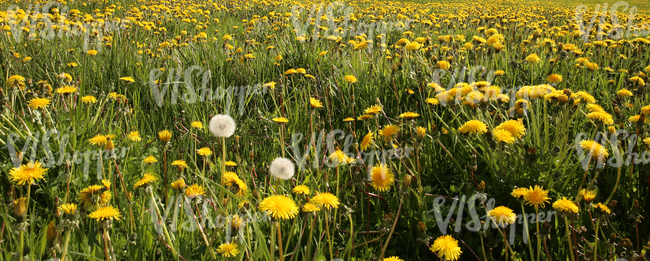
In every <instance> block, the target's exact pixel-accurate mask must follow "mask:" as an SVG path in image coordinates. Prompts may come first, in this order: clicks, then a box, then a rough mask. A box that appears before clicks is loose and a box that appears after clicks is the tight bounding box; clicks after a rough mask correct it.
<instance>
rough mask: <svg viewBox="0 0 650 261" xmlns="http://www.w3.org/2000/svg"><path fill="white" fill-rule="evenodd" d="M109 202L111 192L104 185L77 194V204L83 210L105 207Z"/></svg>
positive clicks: (85, 189)
mask: <svg viewBox="0 0 650 261" xmlns="http://www.w3.org/2000/svg"><path fill="white" fill-rule="evenodd" d="M110 200H111V192H110V191H109V190H108V188H107V187H106V186H105V185H103V186H102V185H92V186H89V187H87V188H84V189H82V190H81V192H79V203H80V204H81V205H82V206H83V207H84V208H85V209H91V208H94V207H96V206H100V207H101V206H105V205H106V204H108V202H110Z"/></svg>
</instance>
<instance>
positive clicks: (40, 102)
mask: <svg viewBox="0 0 650 261" xmlns="http://www.w3.org/2000/svg"><path fill="white" fill-rule="evenodd" d="M49 105H50V99H48V98H34V99H31V100H29V102H28V103H27V106H29V107H30V108H32V109H34V110H36V109H44V108H47V106H49Z"/></svg>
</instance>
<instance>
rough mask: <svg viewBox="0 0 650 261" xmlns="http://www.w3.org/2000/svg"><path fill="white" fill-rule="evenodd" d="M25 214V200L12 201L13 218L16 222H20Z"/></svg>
mask: <svg viewBox="0 0 650 261" xmlns="http://www.w3.org/2000/svg"><path fill="white" fill-rule="evenodd" d="M26 214H27V199H26V198H24V197H23V198H19V199H16V200H14V217H15V218H16V219H17V221H18V222H22V221H23V220H24V219H25V215H26Z"/></svg>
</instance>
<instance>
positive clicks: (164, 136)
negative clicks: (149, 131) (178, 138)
mask: <svg viewBox="0 0 650 261" xmlns="http://www.w3.org/2000/svg"><path fill="white" fill-rule="evenodd" d="M158 138H159V139H160V141H162V142H163V143H166V142H169V140H170V139H171V138H172V133H171V132H169V131H168V130H162V131H160V132H158Z"/></svg>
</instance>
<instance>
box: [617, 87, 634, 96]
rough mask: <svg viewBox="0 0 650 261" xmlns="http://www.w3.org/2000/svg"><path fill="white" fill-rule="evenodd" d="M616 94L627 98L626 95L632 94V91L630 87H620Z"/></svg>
mask: <svg viewBox="0 0 650 261" xmlns="http://www.w3.org/2000/svg"><path fill="white" fill-rule="evenodd" d="M616 95H618V96H619V97H621V98H625V97H630V96H632V92H631V91H629V90H628V89H625V88H623V89H620V90H619V91H617V92H616Z"/></svg>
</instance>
